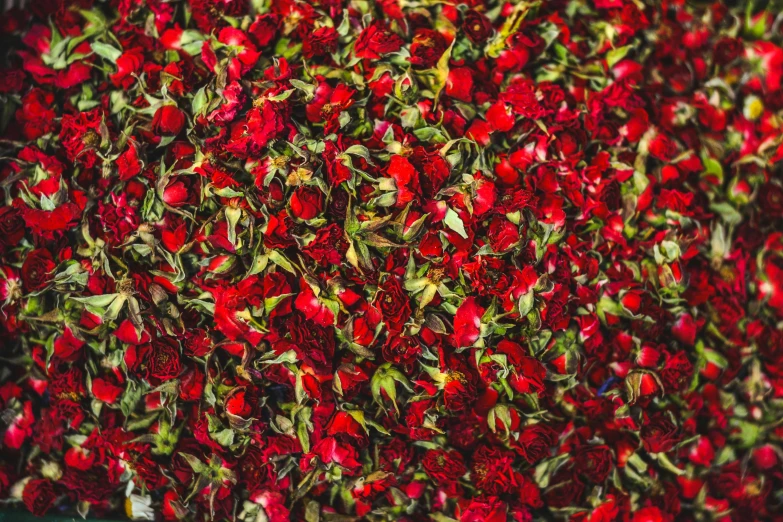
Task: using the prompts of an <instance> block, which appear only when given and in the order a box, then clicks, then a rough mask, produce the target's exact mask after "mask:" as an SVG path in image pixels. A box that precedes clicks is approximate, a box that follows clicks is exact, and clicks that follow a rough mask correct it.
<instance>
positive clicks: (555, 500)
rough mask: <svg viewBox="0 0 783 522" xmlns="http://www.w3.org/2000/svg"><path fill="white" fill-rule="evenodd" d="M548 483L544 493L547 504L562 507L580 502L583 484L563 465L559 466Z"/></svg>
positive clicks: (583, 488)
mask: <svg viewBox="0 0 783 522" xmlns="http://www.w3.org/2000/svg"><path fill="white" fill-rule="evenodd" d="M549 484H550V486H549V488H548V489H547V490H546V493H545V495H544V498H545V500H546V503H547V504H548V505H549V506H551V507H554V508H564V507H569V506H575V505H577V504H578V503H580V502H581V499H582V495H583V494H584V491H585V485H584V483H583V482H582V481H581V480H579V477H578V476H577V475H576V474H575V473H574V472H573V471H572V470H569V469H566V468H565V467H562V468H560V469H559V470H558V471H557V472H556V473H555V474H554V476H553V477H552V479H551V480H550V482H549Z"/></svg>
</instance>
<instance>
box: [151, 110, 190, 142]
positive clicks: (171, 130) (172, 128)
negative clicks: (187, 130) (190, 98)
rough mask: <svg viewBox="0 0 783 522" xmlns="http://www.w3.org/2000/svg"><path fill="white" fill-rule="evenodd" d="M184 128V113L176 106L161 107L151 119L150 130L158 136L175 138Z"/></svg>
mask: <svg viewBox="0 0 783 522" xmlns="http://www.w3.org/2000/svg"><path fill="white" fill-rule="evenodd" d="M184 127H185V113H183V112H182V111H181V110H180V109H179V108H178V107H177V106H176V105H172V104H165V105H161V106H160V107H159V108H158V110H157V111H155V116H154V117H153V119H152V129H153V131H154V132H155V134H158V135H159V136H176V135H177V134H179V133H180V132H181V131H182V129H183V128H184Z"/></svg>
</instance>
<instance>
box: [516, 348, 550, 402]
mask: <svg viewBox="0 0 783 522" xmlns="http://www.w3.org/2000/svg"><path fill="white" fill-rule="evenodd" d="M514 370H515V371H514V374H513V375H512V376H511V387H512V388H514V389H515V390H516V391H518V392H519V393H537V394H538V395H541V394H542V393H543V392H544V391H545V390H546V386H545V385H544V378H545V377H546V368H545V367H544V365H543V364H541V362H539V360H538V359H535V358H533V357H522V358H521V361H520V363H519V364H518V365H515V367H514Z"/></svg>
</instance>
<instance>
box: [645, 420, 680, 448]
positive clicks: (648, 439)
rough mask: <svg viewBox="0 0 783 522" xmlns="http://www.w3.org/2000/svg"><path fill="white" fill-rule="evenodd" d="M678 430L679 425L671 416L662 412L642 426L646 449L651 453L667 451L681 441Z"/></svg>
mask: <svg viewBox="0 0 783 522" xmlns="http://www.w3.org/2000/svg"><path fill="white" fill-rule="evenodd" d="M678 432H679V430H678V429H677V425H676V424H674V423H673V422H672V421H671V419H670V418H669V416H668V415H666V414H663V413H661V414H658V415H655V416H653V417H652V418H651V419H650V420H649V421H648V422H647V423H646V424H645V425H644V426H642V429H641V432H640V436H641V437H642V443H643V444H644V449H645V450H647V451H648V452H650V453H665V452H667V451H669V450H670V449H672V448H673V447H674V446H675V444H677V443H678V442H679V441H680V437H679V434H678Z"/></svg>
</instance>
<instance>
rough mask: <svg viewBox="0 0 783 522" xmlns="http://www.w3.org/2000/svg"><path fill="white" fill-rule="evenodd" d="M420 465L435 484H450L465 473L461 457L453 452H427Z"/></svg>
mask: <svg viewBox="0 0 783 522" xmlns="http://www.w3.org/2000/svg"><path fill="white" fill-rule="evenodd" d="M421 465H422V467H423V468H424V471H426V472H427V475H429V476H430V478H432V479H433V480H435V481H436V482H444V483H445V482H452V481H454V480H457V479H458V478H460V477H461V476H462V475H464V474H465V472H466V471H467V468H466V467H465V463H464V461H463V460H462V455H460V453H459V452H458V451H455V450H449V451H447V450H442V449H439V450H428V451H427V453H425V454H424V458H423V459H422V461H421Z"/></svg>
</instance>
